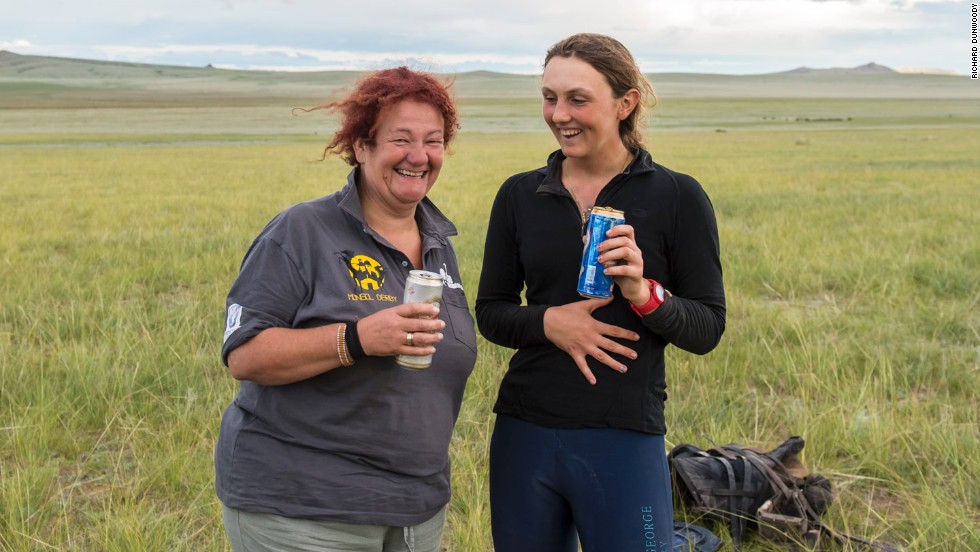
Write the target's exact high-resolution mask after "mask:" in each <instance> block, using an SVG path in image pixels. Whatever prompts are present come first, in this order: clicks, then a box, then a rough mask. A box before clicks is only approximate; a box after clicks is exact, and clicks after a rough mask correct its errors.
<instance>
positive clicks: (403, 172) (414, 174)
mask: <svg viewBox="0 0 980 552" xmlns="http://www.w3.org/2000/svg"><path fill="white" fill-rule="evenodd" d="M395 172H396V173H398V174H400V175H402V176H407V177H408V178H422V176H424V175H425V171H406V170H405V169H395Z"/></svg>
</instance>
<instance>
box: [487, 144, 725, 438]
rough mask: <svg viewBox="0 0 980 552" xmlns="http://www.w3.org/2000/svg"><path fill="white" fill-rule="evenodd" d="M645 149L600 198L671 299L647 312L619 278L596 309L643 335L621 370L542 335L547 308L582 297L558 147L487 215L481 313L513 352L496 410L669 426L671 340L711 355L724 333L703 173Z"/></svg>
mask: <svg viewBox="0 0 980 552" xmlns="http://www.w3.org/2000/svg"><path fill="white" fill-rule="evenodd" d="M637 153H638V155H637V156H636V159H635V160H634V161H633V163H632V164H631V165H630V166H629V167H628V168H627V170H626V171H624V172H623V173H621V174H619V175H617V176H616V177H615V178H613V179H612V180H611V181H610V182H609V183H608V184H607V185H606V186H605V187H604V188H603V189H602V190H601V191H600V192H599V195H598V197H597V198H596V205H598V206H604V207H612V208H614V209H619V210H622V211H624V212H625V215H626V223H627V224H630V225H632V226H633V227H634V229H635V235H636V243H637V245H638V246H639V248H640V250H641V251H642V252H643V271H644V277H645V278H651V279H654V280H656V281H658V282H660V283H661V284H662V285H663V286H664V287H665V288H666V289H667V290H668V291H670V292H671V294H672V296H671V297H669V298H668V299H667V301H666V302H665V303H663V304H662V305H661V306H660V307H659V308H657V309H656V310H655V311H653V312H652V313H650V314H648V315H647V316H644V317H640V316H638V315H637V314H636V313H635V312H634V311H633V310H632V309H631V308H630V306H629V301H627V300H626V299H625V298H624V297H623V296H622V295H621V294H620V292H619V288H618V286H617V287H615V289H614V299H613V302H612V303H611V304H609V305H607V306H605V307H602V308H600V309H597V310H596V311H595V312H594V313H593V316H594V317H595V318H596V319H597V320H600V321H602V322H606V323H608V324H613V325H616V326H620V327H623V328H627V329H629V330H632V331H634V332H636V333H638V334H639V335H640V340H639V341H628V340H620V342H621V343H623V344H624V345H626V346H627V347H630V348H631V349H633V350H635V351H636V352H637V353H638V357H637V359H636V360H630V359H628V358H624V357H618V359H619V360H620V361H621V362H622V363H623V364H625V365H626V366H627V367H628V370H627V372H626V373H625V374H620V373H617V372H615V371H614V370H612V369H611V368H609V367H607V366H605V365H603V364H600V363H599V362H597V361H596V360H595V359H593V358H592V357H588V363H589V367H590V368H591V369H592V371H593V373H594V374H595V376H596V379H597V380H598V381H597V383H596V385H590V384H589V383H588V381H586V379H585V377H584V376H583V375H582V374H581V372H579V370H578V368H577V367H576V366H575V362H574V360H572V357H571V356H569V355H568V354H567V353H565V352H564V351H562V350H561V349H559V348H558V347H556V346H555V345H554V344H552V343H551V342H550V341H549V340H548V339H547V338H546V337H545V332H544V313H545V310H546V309H548V307H552V306H558V305H564V304H568V303H571V302H573V301H580V300H582V299H583V298H582V297H581V296H579V294H578V292H577V291H576V285H577V283H578V272H579V265H580V263H581V259H582V220H581V218H580V217H579V213H578V209H577V207H576V205H575V201H574V200H573V199H572V197H571V195H570V194H569V193H568V191H567V190H566V189H565V187H564V186H563V185H562V183H561V162H562V160H563V159H564V155H563V154H562V153H561V151H560V150H559V151H556V152H554V153H553V154H551V156H550V157H549V158H548V165H547V166H546V167H543V168H540V169H538V170H534V171H530V172H526V173H521V174H517V175H514V176H512V177H510V178H509V179H507V180H506V181H505V182H504V184H503V185H502V186H501V187H500V190H499V191H498V193H497V197H496V199H495V200H494V204H493V208H492V210H491V213H490V222H489V228H488V231H487V239H486V246H485V249H484V257H483V272H482V274H481V276H480V288H479V292H478V295H477V299H476V317H477V325H478V327H479V329H480V332H481V333H482V334H483V336H484V337H486V338H487V339H488V340H490V341H491V342H493V343H496V344H498V345H503V346H505V347H510V348H513V349H517V351H516V352H515V353H514V355H513V356H512V357H511V360H510V366H509V368H508V370H507V373H506V374H505V375H504V378H503V381H502V382H501V385H500V391H499V394H498V396H497V402H496V404H495V405H494V412H496V413H498V414H507V415H511V416H516V417H518V418H521V419H523V420H526V421H529V422H532V423H536V424H539V425H543V426H546V427H555V428H582V427H590V428H596V427H613V428H621V429H631V430H636V431H642V432H645V433H652V434H658V435H662V434H665V433H666V429H667V428H666V424H665V422H664V402H665V401H666V399H667V393H666V381H665V367H664V349H665V348H666V346H667V345H668V344H673V345H675V346H677V347H680V348H681V349H684V350H686V351H689V352H692V353H696V354H705V353H708V352H709V351H711V350H712V349H714V347H715V346H716V345H717V344H718V342H719V341H720V339H721V335H722V333H723V332H724V330H725V292H724V286H723V282H722V270H721V260H720V253H719V242H718V227H717V223H716V221H715V215H714V209H713V208H712V206H711V202H710V200H709V199H708V196H707V194H705V192H704V190H703V189H702V188H701V185H700V184H699V183H698V182H697V181H696V180H695V179H693V178H691V177H690V176H687V175H684V174H680V173H676V172H674V171H671V170H669V169H667V168H665V167H663V166H661V165H659V164H657V163H655V162H654V161H653V159H652V157H651V156H650V154H649V153H648V152H646V151H645V150H639V151H638V152H637ZM525 288H526V289H525ZM522 291H524V297H525V299H526V303H525V302H522V298H521V292H522Z"/></svg>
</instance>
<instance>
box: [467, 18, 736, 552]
mask: <svg viewBox="0 0 980 552" xmlns="http://www.w3.org/2000/svg"><path fill="white" fill-rule="evenodd" d="M650 95H652V89H651V87H650V84H649V82H648V81H647V80H646V79H645V78H644V77H643V75H642V73H641V72H640V70H639V68H638V67H637V65H636V62H635V61H634V60H633V57H632V55H631V54H630V53H629V51H628V50H627V49H626V48H625V47H624V46H623V45H622V44H621V43H619V42H618V41H616V40H615V39H612V38H610V37H606V36H602V35H594V34H579V35H574V36H571V37H569V38H567V39H565V40H563V41H561V42H559V43H557V44H555V45H554V46H553V47H552V48H551V49H550V50H549V51H548V54H547V56H546V58H545V68H544V75H543V78H542V96H543V113H544V119H545V122H546V123H547V124H548V126H549V127H550V128H551V131H552V133H553V134H554V136H555V138H556V140H558V143H559V146H560V149H559V150H558V151H555V152H554V153H553V154H552V155H551V156H550V157H549V159H548V163H547V165H546V166H545V167H542V168H540V169H537V170H534V171H530V172H526V173H521V174H517V175H514V176H512V177H511V178H509V179H508V180H507V181H506V182H504V184H503V185H502V186H501V188H500V191H499V192H498V194H497V197H496V200H495V202H494V205H493V208H492V211H491V215H490V223H489V229H488V233H487V240H486V247H485V252H484V260H483V273H482V275H481V278H480V289H479V293H478V296H477V301H476V315H477V324H478V326H479V329H480V331H481V332H482V333H483V335H484V336H485V337H486V338H487V339H489V340H490V341H492V342H494V343H497V344H500V345H504V346H507V347H511V348H514V349H517V351H516V353H515V354H514V355H513V357H512V358H511V361H510V366H509V369H508V370H507V373H506V374H505V376H504V378H503V381H502V383H501V386H500V392H499V395H498V398H497V402H496V404H495V406H494V412H496V413H497V422H496V425H495V428H494V435H493V439H492V442H491V452H490V498H491V514H492V519H493V537H494V546H495V549H496V550H497V552H514V551H522V550H527V551H534V552H551V551H554V552H565V551H569V552H574V551H575V550H576V546H577V541H578V539H581V544H582V547H583V550H584V551H585V552H593V551H606V550H657V551H661V550H665V551H666V550H670V548H671V543H672V529H671V522H672V518H673V512H672V507H671V494H670V479H669V474H668V471H667V463H666V450H665V445H664V434H665V433H666V425H665V423H664V401H665V400H666V398H667V394H666V383H665V369H664V348H665V347H666V346H667V345H668V344H673V345H676V346H678V347H680V348H682V349H684V350H687V351H690V352H693V353H697V354H705V353H707V352H709V351H711V350H712V349H713V348H714V347H715V346H716V345H717V344H718V342H719V340H720V339H721V335H722V333H723V331H724V327H725V296H724V288H723V285H722V272H721V262H720V257H719V244H718V230H717V224H716V222H715V217H714V211H713V209H712V206H711V203H710V201H709V199H708V197H707V195H706V194H705V193H704V190H703V189H702V188H701V186H700V184H698V182H697V181H696V180H694V179H693V178H691V177H690V176H687V175H684V174H680V173H676V172H673V171H671V170H669V169H667V168H665V167H663V166H661V165H658V164H657V163H655V162H654V161H653V159H652V158H651V156H650V154H649V153H648V152H647V151H646V150H645V149H644V148H643V144H642V135H641V132H640V128H641V124H640V121H641V120H642V111H643V107H644V103H645V100H647V99H648V97H649V96H650ZM593 206H603V207H612V208H614V209H618V210H621V211H624V213H625V217H626V224H624V225H621V226H617V227H615V228H613V229H612V230H610V231H609V233H608V234H607V237H608V239H607V240H606V241H605V242H603V243H602V245H601V246H600V251H601V252H602V256H601V258H600V261H601V262H603V263H605V264H607V266H609V268H606V269H605V272H606V274H608V275H610V276H613V277H614V279H615V282H616V286H615V290H614V296H613V297H612V298H611V299H604V300H599V299H583V298H582V297H581V296H579V295H578V293H577V291H576V284H577V277H578V272H579V263H580V261H581V257H582V231H583V223H584V221H585V220H586V218H587V215H588V212H589V210H590V209H591V208H592V207H593ZM522 291H523V292H524V297H525V298H526V302H524V301H522Z"/></svg>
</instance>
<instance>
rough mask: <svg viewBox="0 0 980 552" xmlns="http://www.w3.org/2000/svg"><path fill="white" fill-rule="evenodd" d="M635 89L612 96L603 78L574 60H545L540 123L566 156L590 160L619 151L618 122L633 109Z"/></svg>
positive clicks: (589, 66) (554, 58) (585, 65)
mask: <svg viewBox="0 0 980 552" xmlns="http://www.w3.org/2000/svg"><path fill="white" fill-rule="evenodd" d="M633 94H635V90H634V91H631V92H630V93H627V95H626V96H624V97H622V98H615V97H613V91H612V87H610V86H609V83H608V82H607V81H606V78H605V77H604V76H603V75H602V73H600V72H599V71H597V70H596V69H595V68H593V67H592V66H591V65H589V64H588V63H586V62H585V61H582V60H581V59H578V58H576V57H561V56H556V57H553V58H551V60H549V61H548V65H546V66H545V68H544V75H543V76H542V79H541V96H542V99H543V104H542V111H543V114H544V120H545V122H546V123H548V126H549V127H550V128H551V132H552V134H554V135H555V139H556V140H558V144H559V146H561V150H562V153H564V154H565V156H566V157H572V158H582V159H592V158H595V157H597V156H602V155H609V154H611V153H613V152H615V151H616V150H617V149H619V148H622V139H621V138H620V135H619V122H620V121H622V120H623V119H625V118H626V116H628V115H629V114H630V112H631V111H632V110H633V108H634V107H635V105H636V104H635V99H634V98H633Z"/></svg>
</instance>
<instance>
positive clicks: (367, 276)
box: [349, 255, 385, 291]
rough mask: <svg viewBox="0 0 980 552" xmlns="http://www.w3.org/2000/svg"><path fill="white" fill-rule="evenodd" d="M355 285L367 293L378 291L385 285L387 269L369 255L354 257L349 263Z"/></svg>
mask: <svg viewBox="0 0 980 552" xmlns="http://www.w3.org/2000/svg"><path fill="white" fill-rule="evenodd" d="M349 268H350V277H351V278H353V279H354V284H356V285H357V287H359V288H361V289H363V290H365V291H377V290H379V289H381V286H383V285H384V284H385V269H384V267H383V266H381V263H379V262H378V261H376V260H374V259H372V258H371V257H368V256H367V255H354V256H353V257H351V259H350V263H349Z"/></svg>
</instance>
